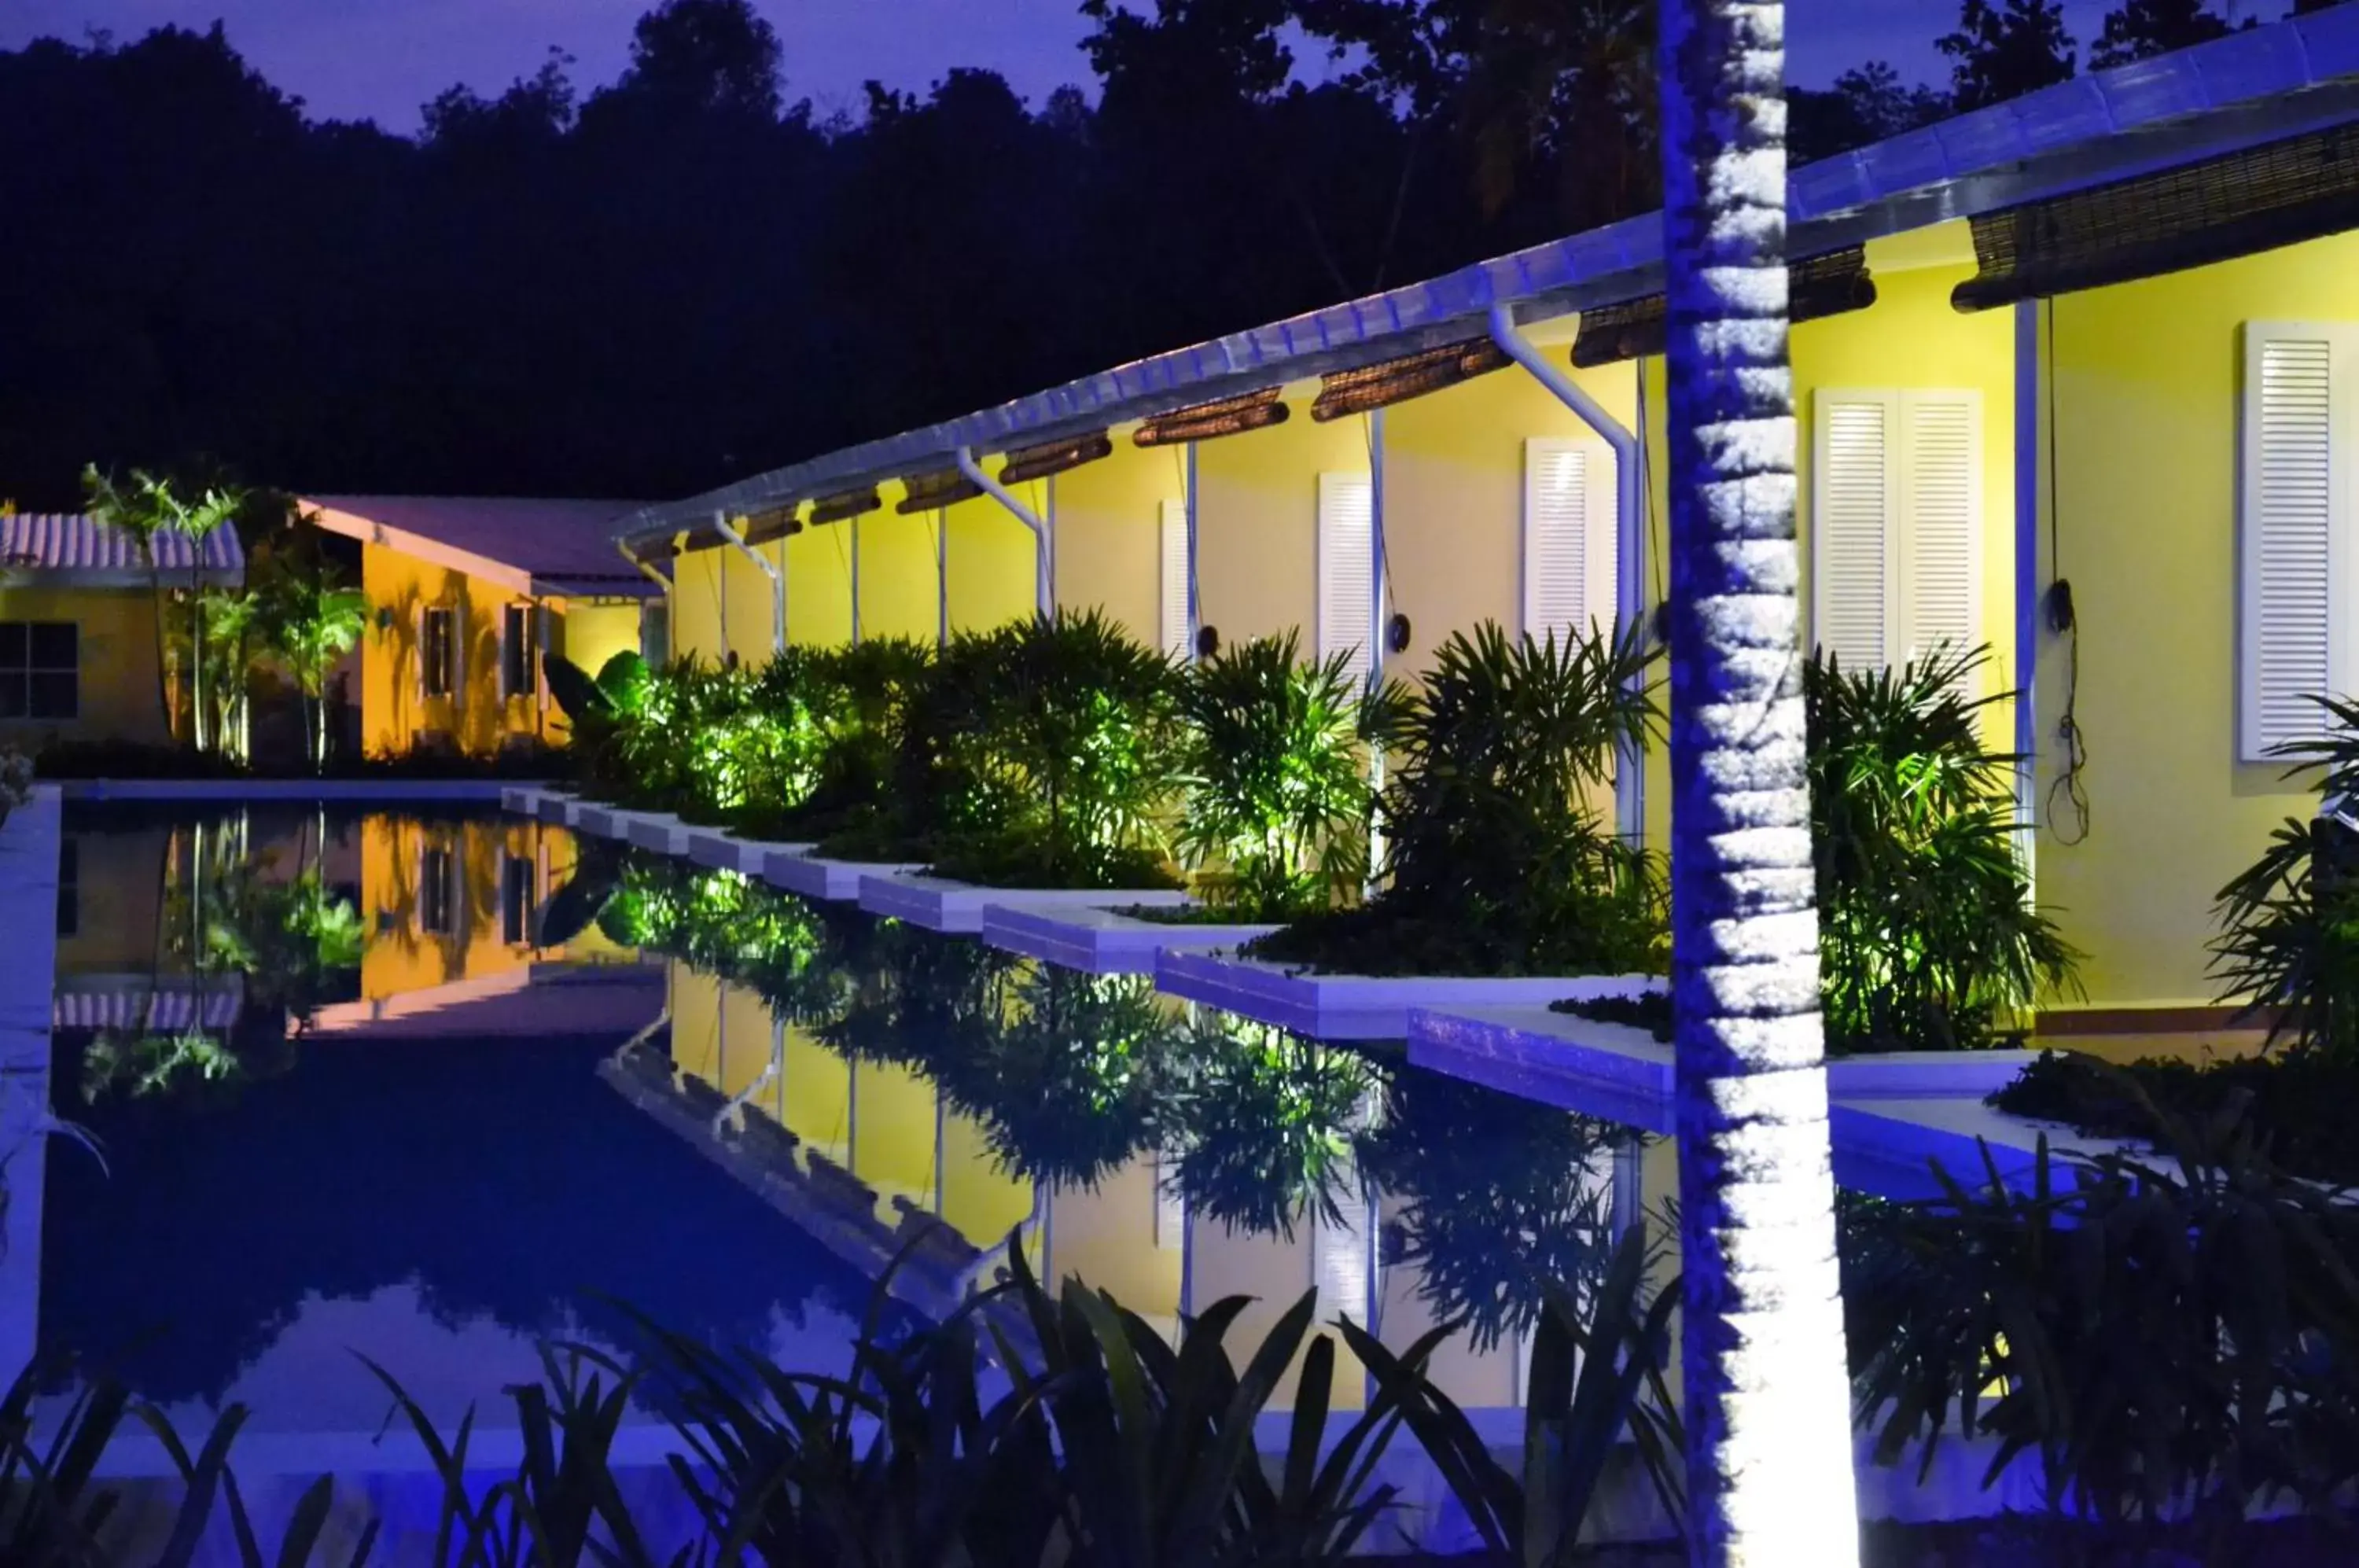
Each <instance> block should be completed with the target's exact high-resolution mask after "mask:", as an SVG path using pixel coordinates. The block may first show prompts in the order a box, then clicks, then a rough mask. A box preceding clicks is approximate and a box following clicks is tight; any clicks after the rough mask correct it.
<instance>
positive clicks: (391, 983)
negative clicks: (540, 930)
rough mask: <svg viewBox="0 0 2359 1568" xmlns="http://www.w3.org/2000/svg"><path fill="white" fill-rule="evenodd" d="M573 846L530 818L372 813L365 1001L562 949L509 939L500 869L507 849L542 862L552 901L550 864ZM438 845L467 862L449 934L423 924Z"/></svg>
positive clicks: (476, 975) (541, 887) (365, 883)
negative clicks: (424, 886)
mask: <svg viewBox="0 0 2359 1568" xmlns="http://www.w3.org/2000/svg"><path fill="white" fill-rule="evenodd" d="M567 843H570V835H567V834H566V833H564V830H562V829H549V828H545V827H544V826H543V825H542V824H540V823H538V822H530V821H528V820H527V819H524V818H521V817H509V818H495V819H491V820H488V821H481V822H419V821H417V820H415V819H412V818H407V817H391V816H370V817H367V818H364V819H363V821H362V822H361V825H360V859H361V919H362V920H363V922H364V925H365V926H366V928H367V930H368V932H369V936H368V942H367V946H366V947H365V949H364V951H363V953H362V954H361V997H362V999H363V1000H364V1001H372V1002H375V1001H383V1000H386V998H388V997H393V996H404V995H407V994H408V993H410V992H413V991H426V990H431V989H433V988H434V987H436V986H438V985H450V984H451V983H452V982H454V981H460V980H481V979H484V978H487V977H489V976H492V975H505V974H509V973H512V972H514V971H516V970H520V969H523V968H526V967H527V966H528V965H530V964H532V963H533V962H534V961H535V959H536V958H542V957H549V956H552V954H550V953H538V952H536V950H535V949H534V948H533V947H532V946H531V945H530V944H529V943H528V942H527V943H521V944H511V943H509V942H507V940H506V931H503V930H502V929H501V921H500V912H501V911H500V902H499V900H500V874H501V867H502V865H503V862H504V860H505V858H506V856H509V855H514V856H516V857H517V858H519V859H524V860H530V861H533V862H534V863H535V865H536V867H537V869H536V880H535V893H536V897H537V898H547V897H548V896H549V892H550V891H551V890H552V888H553V887H554V886H555V884H556V881H557V880H558V878H557V877H555V876H554V874H553V872H552V871H551V869H550V868H551V866H552V865H553V863H554V861H555V860H556V858H557V851H556V846H557V845H558V844H567ZM429 849H445V850H448V851H450V852H451V855H453V857H454V858H455V860H456V863H457V867H458V888H457V897H456V898H454V899H453V900H452V905H451V917H452V918H451V926H452V929H451V931H447V932H429V931H426V930H425V929H424V927H423V926H422V924H421V923H420V918H419V917H420V909H419V874H420V872H421V870H422V869H423V866H424V861H425V855H426V852H427V851H428V850H429ZM545 851H547V852H548V853H544V852H545ZM557 955H560V956H561V950H560V953H559V954H557Z"/></svg>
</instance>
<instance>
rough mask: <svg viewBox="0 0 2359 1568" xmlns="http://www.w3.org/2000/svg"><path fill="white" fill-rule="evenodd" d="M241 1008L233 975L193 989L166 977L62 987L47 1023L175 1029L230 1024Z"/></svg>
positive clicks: (240, 989)
mask: <svg viewBox="0 0 2359 1568" xmlns="http://www.w3.org/2000/svg"><path fill="white" fill-rule="evenodd" d="M244 1012H245V984H244V982H243V981H242V980H239V979H237V978H236V977H234V976H232V977H230V978H229V979H227V980H225V981H222V982H216V983H213V984H211V985H206V986H204V987H203V988H201V989H191V988H190V982H188V981H185V980H179V981H173V980H164V981H158V982H157V984H156V985H155V986H154V987H153V988H152V989H125V988H121V987H109V988H105V989H99V990H88V991H72V990H66V991H60V992H59V993H58V994H57V996H56V998H55V1001H54V1002H53V1004H52V1006H51V1008H50V1014H49V1024H50V1027H51V1028H53V1029H115V1030H134V1029H136V1030H137V1031H139V1032H140V1033H143V1034H178V1033H179V1032H181V1031H182V1030H185V1029H234V1028H235V1027H236V1025H237V1020H238V1018H239V1016H240V1015H241V1014H243V1013H244Z"/></svg>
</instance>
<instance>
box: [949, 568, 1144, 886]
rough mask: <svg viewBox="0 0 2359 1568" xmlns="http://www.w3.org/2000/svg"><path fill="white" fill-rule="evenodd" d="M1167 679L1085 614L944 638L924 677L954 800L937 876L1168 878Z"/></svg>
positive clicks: (1019, 880) (1118, 634)
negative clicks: (946, 645) (930, 673)
mask: <svg viewBox="0 0 2359 1568" xmlns="http://www.w3.org/2000/svg"><path fill="white" fill-rule="evenodd" d="M1179 685H1180V681H1179V677H1178V672H1177V671H1176V670H1174V668H1173V666H1172V664H1171V662H1170V660H1169V659H1167V658H1165V657H1164V656H1163V655H1162V654H1160V653H1158V652H1157V651H1155V650H1154V649H1153V648H1147V647H1146V646H1145V645H1144V644H1142V643H1140V642H1138V641H1137V640H1136V638H1134V637H1131V636H1130V635H1129V634H1128V633H1126V632H1125V631H1124V630H1123V629H1122V627H1121V626H1119V625H1117V624H1116V623H1115V622H1114V621H1112V620H1110V619H1108V618H1107V617H1106V616H1105V615H1103V614H1102V613H1101V612H1099V611H1096V610H1091V611H1088V612H1086V613H1084V614H1081V615H1074V614H1071V613H1070V612H1060V613H1059V614H1058V615H1056V616H1055V617H1054V618H1053V619H1027V620H1023V621H1018V622H1014V623H1011V624H1009V625H1007V626H1003V627H1001V628H999V629H998V630H996V631H994V632H990V633H987V634H983V635H982V636H981V637H977V638H974V639H973V640H971V641H970V642H969V643H967V644H966V645H965V646H964V647H961V646H960V645H959V644H957V643H953V645H952V647H951V649H949V650H947V651H945V653H944V654H943V656H942V658H941V659H939V660H938V661H937V663H936V666H935V678H934V680H933V681H930V682H929V686H930V687H931V688H932V693H931V694H932V696H933V698H934V700H935V702H937V703H938V704H939V706H938V707H937V709H936V710H935V714H934V717H935V720H936V722H937V723H938V724H940V729H939V731H938V732H937V739H938V744H939V745H940V746H941V747H942V753H943V759H944V760H945V761H946V762H947V763H948V765H949V769H950V777H951V782H952V785H953V788H954V789H955V790H956V791H957V793H956V796H955V798H954V799H952V800H948V801H946V802H944V804H945V805H946V806H947V810H946V811H944V812H943V813H942V815H941V817H940V819H939V820H938V821H937V822H935V823H934V824H932V825H933V826H934V829H935V836H936V842H937V843H938V844H939V845H940V852H939V854H938V855H937V856H936V859H937V860H938V862H939V864H940V866H941V869H942V871H943V873H944V874H945V875H947V876H951V877H960V878H961V879H962V880H965V881H970V882H982V883H986V884H995V885H998V886H1010V885H1016V886H1022V885H1027V884H1028V885H1031V886H1039V887H1158V886H1169V885H1170V880H1171V879H1170V877H1169V874H1168V873H1167V872H1166V871H1165V870H1164V868H1163V866H1164V861H1165V854H1164V849H1165V835H1166V829H1167V827H1168V824H1169V818H1170V815H1171V811H1172V809H1173V807H1174V805H1175V803H1176V801H1177V799H1178V796H1179V789H1180V757H1181V746H1180V734H1181V731H1180V710H1179Z"/></svg>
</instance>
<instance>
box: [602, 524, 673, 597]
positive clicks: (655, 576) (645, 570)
mask: <svg viewBox="0 0 2359 1568" xmlns="http://www.w3.org/2000/svg"><path fill="white" fill-rule="evenodd" d="M614 548H615V550H618V551H620V552H621V553H622V557H623V559H624V560H625V561H629V562H630V563H631V565H632V566H633V567H635V568H636V569H637V571H638V573H639V575H640V576H642V577H644V578H646V579H647V581H648V582H650V583H654V584H655V585H656V586H657V587H658V588H660V589H662V590H663V591H664V595H665V597H667V598H669V596H670V594H671V579H670V578H669V577H666V576H665V575H664V574H663V573H662V572H658V571H657V570H656V569H655V568H654V567H652V566H649V565H648V564H647V562H646V561H641V560H640V559H639V558H638V556H637V554H636V552H635V551H633V550H632V549H631V547H630V546H629V545H627V544H625V543H624V542H623V541H622V540H621V539H616V540H615V541H614Z"/></svg>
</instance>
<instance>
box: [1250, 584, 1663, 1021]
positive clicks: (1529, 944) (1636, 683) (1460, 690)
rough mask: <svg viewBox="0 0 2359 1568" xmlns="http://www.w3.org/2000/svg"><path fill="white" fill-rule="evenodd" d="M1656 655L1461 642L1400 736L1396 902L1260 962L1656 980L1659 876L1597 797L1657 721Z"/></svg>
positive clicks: (1597, 641)
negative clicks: (1651, 682) (1620, 759)
mask: <svg viewBox="0 0 2359 1568" xmlns="http://www.w3.org/2000/svg"><path fill="white" fill-rule="evenodd" d="M1651 658H1652V655H1651V653H1650V652H1649V651H1648V650H1647V648H1646V647H1645V646H1644V645H1643V644H1642V643H1640V642H1639V641H1638V640H1637V639H1636V638H1635V637H1628V638H1624V639H1621V640H1619V641H1616V640H1615V639H1614V637H1611V636H1609V635H1607V634H1604V633H1603V632H1595V633H1592V634H1590V635H1588V636H1586V637H1571V638H1568V639H1567V640H1565V641H1562V642H1560V641H1559V640H1558V639H1557V638H1556V637H1554V635H1553V634H1551V635H1550V636H1549V637H1547V638H1545V639H1543V640H1538V641H1535V640H1534V639H1533V638H1531V637H1528V636H1527V637H1521V638H1519V639H1517V640H1515V641H1510V640H1509V639H1508V637H1507V636H1506V633H1505V632H1503V631H1502V630H1500V628H1499V627H1498V626H1495V625H1494V624H1490V623H1485V624H1484V625H1483V626H1479V627H1477V628H1476V629H1475V631H1474V632H1473V635H1472V636H1468V635H1466V634H1463V633H1461V634H1457V635H1454V636H1452V637H1451V638H1450V639H1449V640H1448V641H1447V642H1445V643H1443V644H1442V645H1441V647H1440V648H1439V649H1438V650H1437V651H1436V652H1435V655H1434V659H1433V665H1432V668H1431V669H1430V671H1429V672H1428V674H1427V678H1426V682H1425V686H1424V689H1423V691H1420V692H1419V693H1417V694H1416V695H1415V696H1413V697H1411V698H1410V699H1408V702H1407V703H1406V711H1405V713H1403V715H1402V716H1401V718H1400V719H1399V721H1398V724H1397V726H1391V727H1392V736H1391V738H1392V739H1393V741H1394V742H1395V744H1396V745H1397V755H1394V756H1391V757H1388V760H1390V761H1391V762H1393V763H1394V764H1395V765H1396V767H1397V771H1396V772H1395V774H1394V776H1393V778H1392V779H1391V780H1390V782H1389V784H1388V785H1387V787H1386V791H1385V796H1384V800H1383V802H1382V806H1381V818H1382V821H1383V824H1384V830H1385V835H1386V863H1385V877H1386V883H1385V887H1384V889H1383V891H1382V892H1381V893H1380V894H1379V895H1378V896H1377V897H1376V898H1374V899H1372V900H1370V901H1369V902H1368V903H1367V904H1365V905H1363V906H1361V907H1359V908H1356V909H1337V910H1332V911H1328V912H1325V913H1321V914H1315V915H1312V916H1310V917H1308V918H1306V919H1304V920H1298V921H1297V922H1295V923H1294V924H1293V925H1292V926H1289V927H1288V928H1287V929H1286V930H1285V931H1279V932H1277V933H1276V934H1274V935H1273V936H1271V937H1268V938H1266V939H1264V940H1263V941H1262V942H1260V943H1258V944H1257V945H1256V949H1255V951H1256V952H1259V953H1264V954H1266V955H1267V956H1270V957H1273V958H1279V959H1285V960H1288V961H1295V962H1302V963H1309V964H1317V965H1319V966H1321V967H1325V968H1336V969H1348V970H1352V971H1355V972H1358V973H1363V974H1386V973H1401V972H1409V973H1425V974H1479V975H1582V974H1613V973H1625V972H1633V971H1638V972H1646V971H1655V970H1658V969H1659V968H1660V967H1661V964H1662V962H1663V954H1662V929H1663V909H1662V889H1661V882H1660V874H1659V872H1658V868H1657V866H1656V865H1655V863H1654V860H1653V859H1652V857H1651V856H1649V855H1647V852H1646V851H1645V850H1644V849H1643V848H1642V847H1641V846H1639V845H1638V844H1634V843H1631V842H1629V841H1626V840H1625V839H1623V838H1621V837H1619V836H1617V835H1616V834H1615V833H1614V831H1613V828H1612V826H1611V825H1610V824H1609V823H1607V822H1605V821H1604V820H1603V818H1602V817H1601V816H1600V814H1599V812H1598V810H1597V807H1596V806H1595V804H1594V803H1593V797H1594V796H1596V795H1598V794H1600V793H1602V792H1603V790H1604V789H1605V788H1606V787H1607V785H1608V784H1609V782H1610V780H1611V779H1612V768H1613V758H1614V755H1615V753H1616V751H1617V749H1619V748H1622V747H1625V746H1636V745H1639V744H1642V743H1643V741H1644V739H1645V737H1646V735H1647V732H1648V730H1649V728H1650V726H1651V725H1652V724H1654V723H1655V722H1656V720H1657V718H1658V712H1657V710H1656V708H1655V705H1654V702H1653V700H1652V699H1651V697H1650V696H1649V695H1648V694H1647V690H1646V681H1645V673H1646V669H1647V663H1648V662H1649V660H1650V659H1651Z"/></svg>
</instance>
